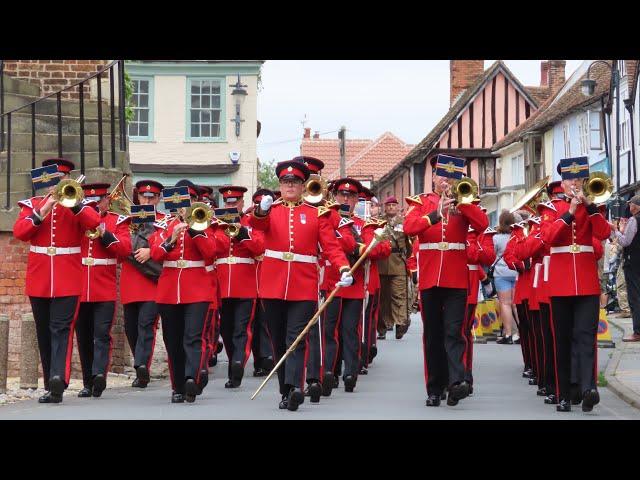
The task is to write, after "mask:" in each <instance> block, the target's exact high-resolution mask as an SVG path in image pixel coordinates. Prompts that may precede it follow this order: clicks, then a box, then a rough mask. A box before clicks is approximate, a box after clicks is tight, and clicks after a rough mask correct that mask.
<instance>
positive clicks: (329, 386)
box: [322, 372, 335, 397]
mask: <svg viewBox="0 0 640 480" xmlns="http://www.w3.org/2000/svg"><path fill="white" fill-rule="evenodd" d="M334 381H335V380H334V379H333V373H331V372H325V374H324V377H323V378H322V396H323V397H330V396H331V390H333V382H334Z"/></svg>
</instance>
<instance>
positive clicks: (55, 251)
mask: <svg viewBox="0 0 640 480" xmlns="http://www.w3.org/2000/svg"><path fill="white" fill-rule="evenodd" d="M29 251H30V252H33V253H44V254H45V255H51V256H53V255H71V254H74V253H80V247H36V246H35V245H31V246H30V247H29Z"/></svg>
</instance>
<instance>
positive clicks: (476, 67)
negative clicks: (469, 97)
mask: <svg viewBox="0 0 640 480" xmlns="http://www.w3.org/2000/svg"><path fill="white" fill-rule="evenodd" d="M483 72H484V60H451V62H449V73H450V75H449V78H450V99H449V100H450V104H451V105H453V102H454V101H455V100H456V98H458V95H460V93H462V92H463V91H465V90H466V89H467V88H469V87H470V86H471V85H473V83H474V82H475V81H476V80H477V79H478V78H479V77H480V76H481V75H482V74H483Z"/></svg>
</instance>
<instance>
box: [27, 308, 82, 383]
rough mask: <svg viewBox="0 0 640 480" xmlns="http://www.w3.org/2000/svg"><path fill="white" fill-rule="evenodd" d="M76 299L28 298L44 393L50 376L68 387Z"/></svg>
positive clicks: (76, 311)
mask: <svg viewBox="0 0 640 480" xmlns="http://www.w3.org/2000/svg"><path fill="white" fill-rule="evenodd" d="M78 300H79V297H77V296H73V297H57V298H45V297H29V301H30V302H31V309H32V311H33V319H34V321H35V324H36V335H37V337H38V350H40V361H41V362H42V372H43V376H44V389H45V390H47V391H48V390H49V379H50V378H51V377H55V376H59V377H60V378H62V379H63V380H64V382H65V384H66V385H69V378H70V377H71V353H72V352H73V327H74V322H75V319H76V315H77V313H78Z"/></svg>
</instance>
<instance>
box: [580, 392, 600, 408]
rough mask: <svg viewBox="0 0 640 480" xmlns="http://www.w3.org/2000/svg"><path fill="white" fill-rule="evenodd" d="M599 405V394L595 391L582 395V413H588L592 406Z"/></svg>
mask: <svg viewBox="0 0 640 480" xmlns="http://www.w3.org/2000/svg"><path fill="white" fill-rule="evenodd" d="M598 403H600V394H599V393H598V391H597V390H596V389H592V390H587V391H586V392H584V394H582V411H583V412H590V411H591V410H593V406H594V405H597V404H598Z"/></svg>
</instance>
